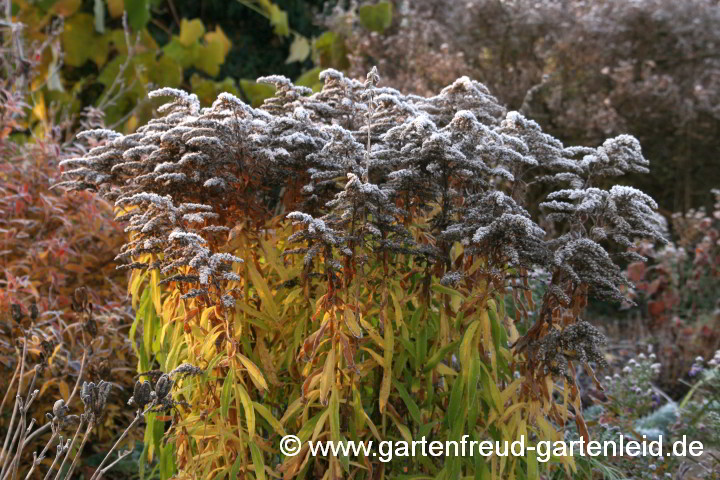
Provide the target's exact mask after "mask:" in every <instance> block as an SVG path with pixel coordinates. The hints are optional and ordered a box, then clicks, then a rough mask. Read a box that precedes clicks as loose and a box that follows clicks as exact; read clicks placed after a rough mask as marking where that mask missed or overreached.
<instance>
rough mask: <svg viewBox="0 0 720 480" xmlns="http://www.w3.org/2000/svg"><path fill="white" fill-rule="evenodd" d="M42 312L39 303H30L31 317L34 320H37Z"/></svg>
mask: <svg viewBox="0 0 720 480" xmlns="http://www.w3.org/2000/svg"><path fill="white" fill-rule="evenodd" d="M39 315H40V313H39V312H38V307H37V303H35V301H33V303H32V304H31V305H30V319H31V320H32V321H33V322H34V321H35V320H37V318H38V316H39Z"/></svg>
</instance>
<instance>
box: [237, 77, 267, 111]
mask: <svg viewBox="0 0 720 480" xmlns="http://www.w3.org/2000/svg"><path fill="white" fill-rule="evenodd" d="M240 89H241V90H242V91H243V94H244V95H245V97H246V98H247V99H248V100H249V101H250V104H251V105H252V106H253V107H259V106H260V105H262V104H263V102H264V101H265V99H266V98H270V97H272V96H273V95H275V87H273V86H272V85H265V84H263V83H257V82H254V81H253V80H247V79H244V78H243V79H240Z"/></svg>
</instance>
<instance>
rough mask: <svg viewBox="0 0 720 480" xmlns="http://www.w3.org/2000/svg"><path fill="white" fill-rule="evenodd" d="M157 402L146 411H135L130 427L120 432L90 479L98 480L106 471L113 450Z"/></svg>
mask: <svg viewBox="0 0 720 480" xmlns="http://www.w3.org/2000/svg"><path fill="white" fill-rule="evenodd" d="M155 403H156V402H155V401H153V402H152V403H151V404H150V406H149V407H147V408H146V409H145V411H144V412H140V410H139V409H138V411H137V412H135V418H134V419H133V421H132V422H130V425H128V427H127V428H126V429H125V431H124V432H123V433H122V434H120V438H118V439H117V441H115V444H114V445H113V446H112V448H110V450H109V451H108V453H107V455H105V458H103V459H102V462H100V465H98V467H97V470H95V473H93V476H92V477H90V480H97V479H98V478H99V477H98V476H99V475H102V474H103V473H104V472H103V465H105V462H107V460H108V458H110V455H111V454H112V452H114V451H115V449H116V448H117V447H118V445H120V442H122V441H123V440H124V439H125V437H126V436H127V434H128V433H130V430H131V429H132V428H133V427H134V426H135V425H137V424H138V423H139V422H140V420H141V419H143V418H145V414H147V413H148V412H149V411H150V409H151V408H153V407H155Z"/></svg>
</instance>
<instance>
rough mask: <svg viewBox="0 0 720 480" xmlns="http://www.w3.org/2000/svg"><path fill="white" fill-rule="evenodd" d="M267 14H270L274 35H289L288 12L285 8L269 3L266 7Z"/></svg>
mask: <svg viewBox="0 0 720 480" xmlns="http://www.w3.org/2000/svg"><path fill="white" fill-rule="evenodd" d="M268 3H269V2H268ZM268 14H269V15H270V24H271V25H272V26H273V30H274V31H275V34H276V35H280V36H282V37H285V36H288V35H290V24H289V23H288V14H287V12H286V11H285V10H283V9H282V8H280V7H278V6H277V5H275V4H274V3H271V4H270V6H269V8H268Z"/></svg>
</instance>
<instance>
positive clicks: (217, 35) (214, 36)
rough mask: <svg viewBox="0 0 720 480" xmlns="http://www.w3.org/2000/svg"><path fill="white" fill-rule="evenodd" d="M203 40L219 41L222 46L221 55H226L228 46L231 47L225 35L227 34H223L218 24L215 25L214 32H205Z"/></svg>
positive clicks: (228, 49)
mask: <svg viewBox="0 0 720 480" xmlns="http://www.w3.org/2000/svg"><path fill="white" fill-rule="evenodd" d="M205 41H206V42H207V43H212V42H220V44H221V45H222V46H223V55H227V54H228V52H229V51H230V47H232V43H230V39H229V38H228V37H227V35H225V32H223V29H222V28H220V25H218V26H216V27H215V31H214V32H207V33H206V34H205Z"/></svg>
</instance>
